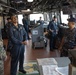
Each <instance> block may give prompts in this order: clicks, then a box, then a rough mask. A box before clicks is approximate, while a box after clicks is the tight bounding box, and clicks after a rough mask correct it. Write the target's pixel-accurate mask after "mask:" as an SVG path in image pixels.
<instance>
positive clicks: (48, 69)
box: [42, 65, 60, 75]
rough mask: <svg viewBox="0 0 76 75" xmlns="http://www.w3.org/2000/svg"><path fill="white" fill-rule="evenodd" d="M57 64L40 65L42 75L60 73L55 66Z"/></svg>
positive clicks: (57, 74) (56, 74)
mask: <svg viewBox="0 0 76 75" xmlns="http://www.w3.org/2000/svg"><path fill="white" fill-rule="evenodd" d="M56 67H57V65H45V66H42V71H43V72H42V73H43V75H60V74H59V73H58V72H57V71H56V70H55V68H56Z"/></svg>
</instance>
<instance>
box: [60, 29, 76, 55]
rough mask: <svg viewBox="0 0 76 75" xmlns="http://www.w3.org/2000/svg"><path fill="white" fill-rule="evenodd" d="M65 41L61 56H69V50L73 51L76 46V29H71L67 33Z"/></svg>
mask: <svg viewBox="0 0 76 75" xmlns="http://www.w3.org/2000/svg"><path fill="white" fill-rule="evenodd" d="M64 37H65V41H64V45H63V47H62V52H61V56H68V49H73V48H74V47H75V46H76V28H73V29H72V30H70V29H69V28H68V29H67V30H66V32H65V35H64Z"/></svg>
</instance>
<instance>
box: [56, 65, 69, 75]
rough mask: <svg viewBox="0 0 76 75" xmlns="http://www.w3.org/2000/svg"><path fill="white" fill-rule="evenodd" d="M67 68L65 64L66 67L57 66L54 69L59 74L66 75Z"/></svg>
mask: <svg viewBox="0 0 76 75" xmlns="http://www.w3.org/2000/svg"><path fill="white" fill-rule="evenodd" d="M68 70H69V67H68V66H66V67H57V68H56V71H57V72H58V73H60V75H68Z"/></svg>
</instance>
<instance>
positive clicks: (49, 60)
mask: <svg viewBox="0 0 76 75" xmlns="http://www.w3.org/2000/svg"><path fill="white" fill-rule="evenodd" d="M37 61H38V63H39V65H57V61H56V60H55V59H54V58H43V59H37Z"/></svg>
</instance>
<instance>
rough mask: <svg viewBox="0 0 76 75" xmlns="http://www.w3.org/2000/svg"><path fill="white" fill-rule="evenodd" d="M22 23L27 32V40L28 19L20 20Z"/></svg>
mask: <svg viewBox="0 0 76 75" xmlns="http://www.w3.org/2000/svg"><path fill="white" fill-rule="evenodd" d="M22 22H23V26H24V28H25V30H26V32H27V39H29V26H28V25H29V20H28V19H24V18H23V19H22Z"/></svg>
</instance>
